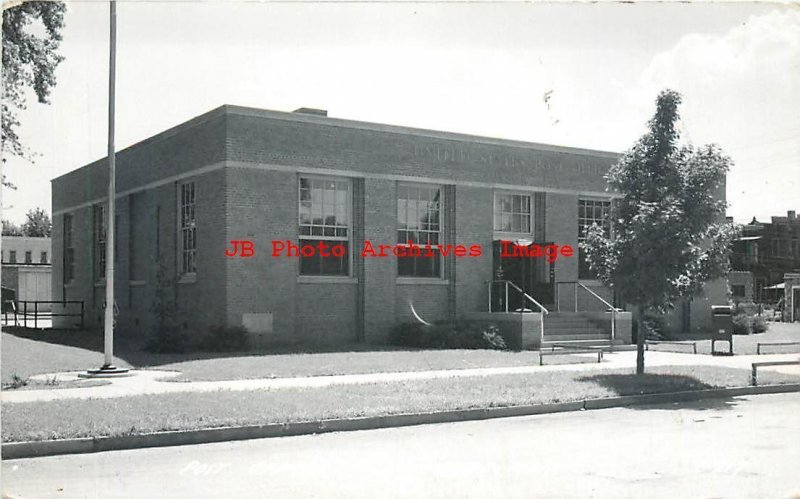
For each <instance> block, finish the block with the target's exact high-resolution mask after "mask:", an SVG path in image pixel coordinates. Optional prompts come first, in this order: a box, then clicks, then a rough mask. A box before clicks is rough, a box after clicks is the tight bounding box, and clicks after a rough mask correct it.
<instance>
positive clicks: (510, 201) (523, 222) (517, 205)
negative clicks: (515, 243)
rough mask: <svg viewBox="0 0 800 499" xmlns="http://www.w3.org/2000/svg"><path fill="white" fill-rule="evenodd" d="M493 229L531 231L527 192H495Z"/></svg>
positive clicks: (517, 231)
mask: <svg viewBox="0 0 800 499" xmlns="http://www.w3.org/2000/svg"><path fill="white" fill-rule="evenodd" d="M494 230H495V231H496V232H515V233H520V234H530V233H531V196H530V195H528V194H508V193H495V196H494Z"/></svg>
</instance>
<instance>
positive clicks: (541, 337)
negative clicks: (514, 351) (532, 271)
mask: <svg viewBox="0 0 800 499" xmlns="http://www.w3.org/2000/svg"><path fill="white" fill-rule="evenodd" d="M486 282H488V283H489V312H491V311H492V285H493V284H494V283H498V282H501V283H503V284H505V287H506V297H505V305H506V313H507V312H508V285H509V284H510V285H511V286H512V287H513V288H514V289H516V290H517V291H519V292H520V293H521V294H522V296H524V297H525V298H526V299H528V300H530V301H531V302H532V303H533V304H534V305H536V306H537V307H539V310H540V311H541V314H542V317H541V320H540V321H539V345H540V348H541V345H542V343H544V316H545V315H547V314H549V313H550V311H548V310H547V309H546V308H545V307H544V305H542V304H541V303H539V302H538V301H536V300H535V299H534V298H533V297H532V296H531V295H529V294H528V293H526V292H525V291H523V290H522V289H521V288H520V287H519V286H517V285H516V284H514V283H513V282H511V281H486Z"/></svg>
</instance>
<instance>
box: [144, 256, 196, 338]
mask: <svg viewBox="0 0 800 499" xmlns="http://www.w3.org/2000/svg"><path fill="white" fill-rule="evenodd" d="M176 286H177V281H176V279H175V277H172V276H170V275H169V273H168V272H167V269H166V267H165V266H164V265H160V266H159V267H158V270H157V272H156V289H155V294H154V296H153V302H152V303H151V304H150V311H151V312H152V313H153V329H152V331H151V333H150V337H149V338H148V340H147V343H146V344H145V347H144V348H145V350H147V351H148V352H153V353H182V352H185V351H186V349H187V346H188V343H189V342H188V335H187V334H186V331H185V330H184V329H183V328H182V327H180V326H179V325H178V324H177V315H178V306H177V303H176V302H175V287H176Z"/></svg>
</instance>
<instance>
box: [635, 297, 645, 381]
mask: <svg viewBox="0 0 800 499" xmlns="http://www.w3.org/2000/svg"><path fill="white" fill-rule="evenodd" d="M643 319H644V310H643V309H642V307H639V317H638V318H637V319H636V324H637V325H636V331H637V333H636V374H644V341H645V338H646V337H647V331H646V330H645V325H644V320H643Z"/></svg>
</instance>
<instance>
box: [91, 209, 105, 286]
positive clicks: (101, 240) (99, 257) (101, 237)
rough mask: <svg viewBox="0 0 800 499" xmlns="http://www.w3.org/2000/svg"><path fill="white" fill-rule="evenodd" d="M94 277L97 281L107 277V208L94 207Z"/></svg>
mask: <svg viewBox="0 0 800 499" xmlns="http://www.w3.org/2000/svg"><path fill="white" fill-rule="evenodd" d="M94 263H95V267H94V270H95V272H94V275H95V279H96V280H100V279H105V277H106V207H105V205H95V207H94Z"/></svg>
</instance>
